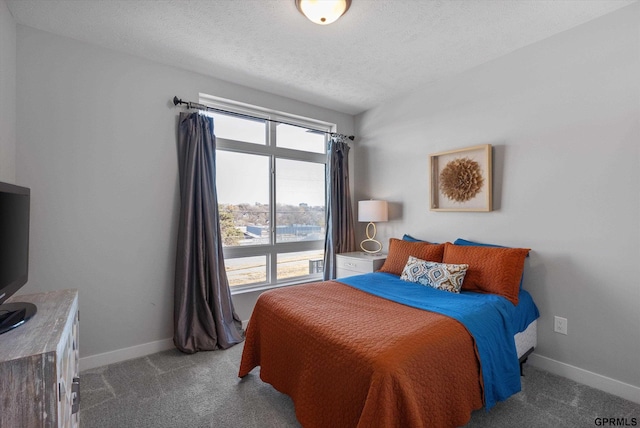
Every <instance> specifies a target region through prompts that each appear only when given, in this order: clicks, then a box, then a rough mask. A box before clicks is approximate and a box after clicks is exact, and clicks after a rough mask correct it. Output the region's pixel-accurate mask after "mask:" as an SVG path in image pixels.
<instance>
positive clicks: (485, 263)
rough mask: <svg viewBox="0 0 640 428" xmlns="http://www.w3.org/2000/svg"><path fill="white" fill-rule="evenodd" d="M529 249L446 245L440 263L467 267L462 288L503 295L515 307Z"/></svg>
mask: <svg viewBox="0 0 640 428" xmlns="http://www.w3.org/2000/svg"><path fill="white" fill-rule="evenodd" d="M529 251H530V250H529V249H528V248H497V247H475V246H464V245H453V244H451V243H449V242H447V243H446V244H445V247H444V256H443V258H442V262H443V263H452V264H461V263H466V264H468V265H469V269H467V275H466V276H465V278H464V282H463V283H462V289H463V290H468V291H475V292H478V293H493V294H498V295H500V296H504V297H506V298H507V299H509V300H510V301H511V302H512V303H513V304H514V305H517V304H518V292H519V290H520V279H521V277H522V271H523V269H524V259H525V257H527V254H529Z"/></svg>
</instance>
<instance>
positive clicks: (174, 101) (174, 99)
mask: <svg viewBox="0 0 640 428" xmlns="http://www.w3.org/2000/svg"><path fill="white" fill-rule="evenodd" d="M180 103H182V100H181V99H180V98H178V97H173V105H174V106H177V105H178V104H180Z"/></svg>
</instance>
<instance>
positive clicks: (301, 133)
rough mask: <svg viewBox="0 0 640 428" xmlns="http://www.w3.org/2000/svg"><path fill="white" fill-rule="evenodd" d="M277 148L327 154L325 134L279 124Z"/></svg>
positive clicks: (277, 128)
mask: <svg viewBox="0 0 640 428" xmlns="http://www.w3.org/2000/svg"><path fill="white" fill-rule="evenodd" d="M276 146H278V147H283V148H285V149H295V150H303V151H305V152H314V153H325V147H326V145H325V133H324V132H320V131H315V130H311V129H307V128H301V127H299V126H291V125H285V124H282V123H278V126H277V127H276Z"/></svg>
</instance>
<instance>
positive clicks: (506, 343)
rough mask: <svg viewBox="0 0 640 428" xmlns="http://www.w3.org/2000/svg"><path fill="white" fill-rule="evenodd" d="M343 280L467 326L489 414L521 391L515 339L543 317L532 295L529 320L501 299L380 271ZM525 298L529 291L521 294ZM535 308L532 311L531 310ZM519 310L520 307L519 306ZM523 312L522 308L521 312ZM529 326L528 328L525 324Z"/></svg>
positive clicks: (344, 282)
mask: <svg viewBox="0 0 640 428" xmlns="http://www.w3.org/2000/svg"><path fill="white" fill-rule="evenodd" d="M339 282H341V283H343V284H346V285H349V286H351V287H354V288H357V289H359V290H362V291H365V292H367V293H369V294H373V295H375V296H379V297H383V298H385V299H388V300H392V301H394V302H398V303H401V304H404V305H407V306H411V307H414V308H419V309H424V310H427V311H431V312H436V313H439V314H442V315H446V316H449V317H451V318H454V319H456V320H458V321H459V322H461V323H462V325H464V326H465V327H466V329H467V331H469V333H470V334H471V336H472V337H473V339H474V340H475V343H476V348H477V350H478V354H479V357H480V367H481V370H482V379H483V383H484V404H485V408H486V409H487V410H489V409H491V408H492V407H493V406H494V405H495V404H496V403H497V402H498V401H502V400H506V399H507V398H509V397H510V396H511V395H513V394H515V393H517V392H519V391H520V367H519V363H518V356H517V353H516V345H515V341H514V339H513V335H514V334H515V333H517V332H518V331H521V330H520V327H521V326H522V325H524V327H526V325H528V322H527V320H530V321H529V322H531V321H533V320H534V319H536V318H537V317H538V309H537V308H536V307H535V304H534V303H533V300H532V299H531V296H528V298H527V296H525V298H524V299H523V303H522V304H523V305H525V306H526V309H525V310H524V311H521V312H526V315H525V316H522V315H519V316H518V317H516V313H517V312H518V311H517V310H516V306H514V305H513V304H512V303H511V302H509V301H508V300H507V299H505V298H504V297H501V296H497V295H494V294H479V293H473V292H464V291H463V292H462V293H460V294H454V293H449V292H447V291H441V290H437V289H435V288H431V287H425V286H423V285H420V284H416V283H412V282H407V281H402V280H401V279H400V278H399V277H398V276H397V275H392V274H388V273H382V272H376V273H368V274H364V275H356V276H351V277H347V278H340V279H339ZM522 291H523V292H524V293H526V295H528V293H527V292H526V291H524V290H522ZM531 305H533V309H532V308H531ZM518 306H520V303H519V304H518ZM518 309H521V308H518ZM524 323H526V324H524Z"/></svg>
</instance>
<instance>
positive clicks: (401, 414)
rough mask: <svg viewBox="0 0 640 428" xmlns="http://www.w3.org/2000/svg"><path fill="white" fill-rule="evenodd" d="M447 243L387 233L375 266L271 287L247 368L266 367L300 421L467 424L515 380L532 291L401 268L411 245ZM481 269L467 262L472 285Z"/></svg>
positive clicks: (528, 344) (527, 339)
mask: <svg viewBox="0 0 640 428" xmlns="http://www.w3.org/2000/svg"><path fill="white" fill-rule="evenodd" d="M424 245H432V244H423V247H422V248H427V247H425V246H424ZM446 245H452V244H448V243H447V244H444V245H441V246H439V251H440V252H439V254H435V255H434V254H431V253H433V251H434V248H433V247H429V248H428V251H427V252H426V253H425V252H422V253H421V252H420V251H418V250H417V247H416V246H415V245H413V244H412V245H408V244H405V243H401V244H397V245H395V246H394V243H393V242H390V248H389V257H388V259H387V260H388V261H389V263H387V262H385V265H384V266H383V268H382V269H381V271H379V272H376V273H370V274H364V275H357V276H353V277H348V278H343V279H340V280H338V281H323V282H316V283H311V284H304V285H298V286H292V287H287V288H285V289H275V290H270V291H267V292H265V293H263V294H262V295H261V296H260V298H259V299H258V301H257V303H256V306H255V309H254V311H253V314H252V316H251V319H250V321H249V325H248V327H247V334H246V341H245V345H244V350H243V355H242V361H241V364H240V370H239V376H240V377H244V376H246V375H247V374H249V372H251V370H253V369H254V368H255V367H257V366H260V378H261V379H262V380H263V381H264V382H267V383H269V384H271V385H272V386H273V387H274V388H275V389H277V390H278V391H280V392H282V393H285V394H287V395H289V396H290V397H291V398H292V400H293V402H294V405H295V410H296V416H297V418H298V421H299V422H300V423H301V424H302V426H304V427H326V426H332V427H435V426H437V427H449V426H451V427H454V426H462V425H465V424H466V423H467V422H468V421H469V418H470V415H471V412H472V411H473V410H476V409H479V408H482V407H483V406H484V407H485V408H486V409H487V410H489V409H490V408H491V407H492V406H493V405H495V403H496V402H498V401H501V400H504V399H506V398H508V397H509V396H511V395H512V394H514V393H516V392H518V391H519V390H520V367H519V359H524V358H526V356H527V355H528V353H530V352H531V350H532V349H533V348H534V347H535V337H536V336H535V329H536V321H535V320H536V318H537V317H538V311H537V308H536V307H535V304H534V302H533V300H532V299H531V296H530V295H529V293H527V292H526V291H525V290H522V289H521V288H519V287H518V283H516V284H515V287H516V289H515V290H513V289H512V288H514V287H513V286H510V291H509V293H507V294H509V298H507V297H505V296H503V295H500V294H495V293H489V292H483V291H482V290H477V289H475V290H465V289H464V288H462V289H461V290H460V292H458V293H450V292H447V291H443V290H441V289H436V288H433V287H425V286H424V285H422V284H419V283H416V282H410V281H407V280H403V279H401V277H402V276H401V275H398V268H399V266H400V265H403V266H402V267H403V268H406V265H407V258H408V257H409V255H408V254H410V253H411V254H418V255H420V256H421V257H423V258H422V259H421V260H426V259H429V258H432V259H437V260H440V261H443V260H446V255H447V254H446V252H445V248H446ZM400 247H402V250H403V251H399V250H398V249H399V248H400ZM409 247H410V248H409ZM434 247H435V246H434ZM407 248H409V249H407ZM451 251H452V252H451ZM451 251H450V254H449V256H450V257H449V261H452V260H453V259H455V257H453V258H452V257H451V254H454V255H455V253H456V251H457V250H456V249H452V250H451ZM466 251H468V250H466ZM473 251H475V250H472V251H471V252H473ZM482 251H489V252H490V253H491V252H492V251H493V250H482ZM427 253H429V254H427ZM436 253H437V251H436ZM443 253H444V254H443ZM466 258H468V259H470V260H473V255H471V256H469V255H467V256H466ZM387 265H388V266H387ZM472 265H473V266H476V267H477V266H478V264H477V263H472V264H471V265H470V266H472ZM385 266H387V268H386V269H385ZM498 268H499V269H501V270H504V268H505V266H504V265H502V266H499V267H498ZM477 273H478V272H474V270H473V269H469V271H468V273H467V276H468V278H470V282H469V287H470V288H473V281H474V280H477V279H478V277H477V275H475V274H477ZM494 274H495V272H494ZM516 274H518V272H512V273H511V276H512V277H514V275H516ZM521 274H522V266H521V267H520V271H519V275H521ZM481 276H482V275H481ZM481 276H480V277H481ZM498 276H499V275H498ZM516 279H517V280H518V281H519V280H520V277H518V278H516ZM500 281H504V278H503V277H501V278H500ZM511 282H513V280H512V281H511Z"/></svg>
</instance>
